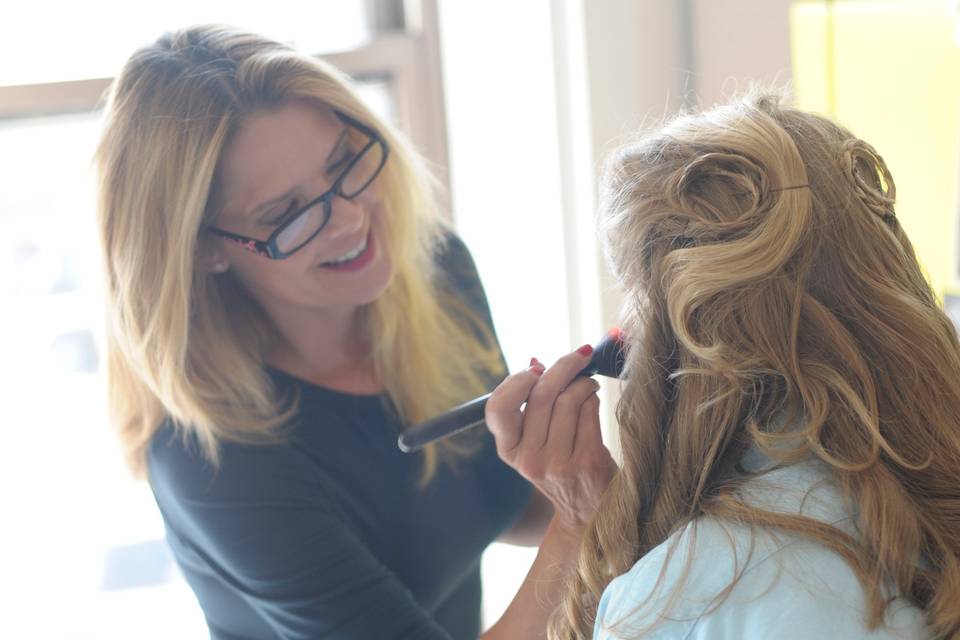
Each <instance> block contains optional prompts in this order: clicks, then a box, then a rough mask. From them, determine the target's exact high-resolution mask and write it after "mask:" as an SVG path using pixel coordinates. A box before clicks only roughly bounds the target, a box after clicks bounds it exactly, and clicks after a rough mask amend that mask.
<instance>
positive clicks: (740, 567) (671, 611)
mask: <svg viewBox="0 0 960 640" xmlns="http://www.w3.org/2000/svg"><path fill="white" fill-rule="evenodd" d="M808 473H809V470H807V469H803V468H798V469H792V470H789V471H787V472H786V473H772V474H769V475H770V476H771V477H769V478H767V484H768V485H770V486H779V485H781V484H786V483H788V482H790V481H791V480H797V477H798V475H799V476H801V477H802V476H805V475H808ZM815 475H816V474H813V475H812V476H810V477H808V478H806V479H807V480H810V479H811V478H812V477H814V476H815ZM761 486H762V484H761ZM795 486H797V487H804V488H805V490H804V491H803V495H805V496H807V500H806V501H803V500H801V502H802V504H800V503H796V504H797V505H799V508H798V511H796V512H803V513H805V514H806V515H810V516H811V517H816V518H818V519H822V520H826V521H829V522H831V524H834V525H835V526H838V527H839V528H841V529H846V528H848V527H849V526H850V522H849V519H848V518H845V517H843V516H842V515H841V517H840V519H836V520H834V518H835V517H836V516H837V515H838V513H840V514H842V513H843V510H842V508H840V507H839V506H838V505H837V503H836V500H837V499H838V498H837V497H836V496H832V495H831V491H832V489H831V488H830V487H829V486H828V485H827V486H825V487H821V490H820V491H819V493H818V492H817V491H812V490H810V487H809V486H808V485H805V483H804V482H802V481H801V482H797V483H796V484H795ZM753 489H754V490H755V491H757V492H758V493H762V492H763V489H760V488H757V487H753ZM757 499H758V500H759V499H760V497H757ZM792 503H793V500H792V498H791V497H790V496H789V495H788V496H787V497H785V498H784V500H783V502H782V503H781V506H783V505H786V508H787V509H791V510H792V506H793V504H792ZM808 509H810V510H811V511H810V512H808ZM735 580H736V581H735ZM731 585H732V586H731ZM898 604H899V605H900V606H898ZM865 611H866V600H865V595H864V592H863V589H862V587H861V586H860V583H859V581H858V580H857V577H856V574H855V573H854V572H853V569H852V568H851V567H850V566H849V565H848V564H847V562H846V561H845V560H844V559H843V558H842V557H841V556H839V555H838V554H836V553H834V552H833V551H831V550H830V549H828V548H827V547H825V546H823V545H822V544H819V543H817V542H815V541H812V540H807V539H805V538H801V537H799V536H795V535H790V534H785V533H779V532H775V531H771V530H765V529H764V530H758V529H754V528H750V527H748V526H745V525H742V524H737V523H733V522H727V521H722V520H718V519H715V518H708V517H703V518H698V519H697V520H695V521H694V522H692V523H690V524H689V525H687V526H686V527H684V528H683V529H681V530H680V531H678V532H676V533H675V534H674V535H672V536H670V538H668V539H667V540H666V541H665V542H664V543H663V544H661V545H659V546H657V547H655V548H654V549H653V550H651V551H650V553H648V554H647V555H645V556H644V557H642V558H641V559H640V560H639V561H638V562H637V563H636V564H635V565H634V566H633V568H632V569H631V570H630V571H628V572H627V573H625V574H624V575H622V576H620V577H618V578H616V579H615V580H613V581H612V582H611V583H610V584H609V585H608V587H607V589H606V590H605V591H604V594H603V597H602V599H601V602H600V607H599V609H598V612H597V623H596V633H595V637H597V638H613V637H615V635H613V633H614V631H617V630H619V631H621V632H624V633H627V634H629V631H630V630H631V629H632V630H636V631H640V632H642V631H643V630H644V629H649V630H650V635H649V636H644V637H650V638H675V637H678V638H687V639H689V640H695V639H698V638H767V637H778V638H811V637H844V638H876V639H880V638H884V639H885V638H914V637H916V638H919V637H924V636H923V623H922V615H921V614H920V612H919V611H918V610H916V609H915V608H913V607H912V606H910V605H908V604H906V603H905V602H903V601H900V602H899V603H894V605H893V606H892V607H891V610H890V614H889V615H888V621H887V623H888V626H887V627H886V628H883V629H880V630H878V631H876V632H873V633H869V632H867V629H866V623H865ZM618 623H619V625H618ZM614 627H615V628H614ZM608 634H610V635H608Z"/></svg>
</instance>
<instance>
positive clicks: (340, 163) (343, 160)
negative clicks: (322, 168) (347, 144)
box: [327, 149, 353, 174]
mask: <svg viewBox="0 0 960 640" xmlns="http://www.w3.org/2000/svg"><path fill="white" fill-rule="evenodd" d="M352 159H353V151H351V150H349V149H348V150H347V151H346V152H345V153H344V154H343V155H341V156H340V159H339V160H337V161H336V162H334V163H333V164H332V165H330V168H329V169H327V173H329V174H335V173H336V172H337V171H338V170H339V169H341V168H342V167H344V166H346V165H347V163H348V162H350V160H352Z"/></svg>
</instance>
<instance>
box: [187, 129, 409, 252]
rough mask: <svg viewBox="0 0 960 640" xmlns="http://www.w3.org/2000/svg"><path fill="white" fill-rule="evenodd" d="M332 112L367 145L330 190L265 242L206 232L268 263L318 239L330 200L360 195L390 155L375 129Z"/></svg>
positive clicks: (329, 210)
mask: <svg viewBox="0 0 960 640" xmlns="http://www.w3.org/2000/svg"><path fill="white" fill-rule="evenodd" d="M334 113H335V114H336V115H337V117H338V118H339V119H340V121H341V122H343V123H344V124H345V125H347V126H348V127H350V128H351V129H354V130H355V131H357V132H359V133H360V134H362V135H363V136H365V137H366V142H365V143H362V145H360V150H359V151H357V152H356V153H355V154H354V155H353V157H352V158H350V159H349V161H348V162H347V165H346V167H344V169H343V170H342V171H341V172H340V175H339V176H337V179H336V180H335V181H334V183H333V185H332V186H331V187H330V188H329V189H327V190H326V191H325V192H324V193H323V194H322V195H320V196H318V197H316V198H314V199H313V200H311V201H310V202H308V203H306V204H305V205H303V206H302V207H300V208H299V209H297V210H296V211H293V212H291V213H290V214H289V215H286V216H284V219H283V220H282V221H281V223H280V225H279V226H278V227H277V228H276V229H274V231H273V233H271V234H270V237H269V238H267V239H266V240H257V239H256V238H248V237H247V236H241V235H239V234H236V233H231V232H230V231H224V230H223V229H220V228H218V227H215V226H212V225H207V226H206V227H205V228H206V230H207V231H210V232H211V233H215V234H216V235H218V236H221V237H223V238H226V239H227V240H229V241H231V242H235V243H237V244H238V245H240V246H241V247H243V248H244V249H246V250H247V251H252V252H253V253H256V254H257V255H261V256H263V257H265V258H269V259H271V260H282V259H284V258H288V257H290V256H291V255H293V254H294V253H296V252H297V251H298V250H300V249H301V248H303V247H304V245H306V244H307V243H308V242H310V241H311V240H313V239H314V238H315V237H317V234H318V233H320V232H321V231H322V230H323V228H324V227H325V226H327V223H328V222H330V215H331V214H332V212H333V199H334V198H335V197H337V196H339V197H341V198H343V199H344V200H353V199H354V198H356V197H357V196H358V195H360V194H361V193H363V190H364V189H366V188H367V187H369V186H370V184H371V183H372V182H373V181H374V180H375V179H376V177H377V176H378V175H379V174H380V171H381V170H382V169H383V166H384V165H385V164H386V163H387V156H388V155H389V153H390V149H389V148H388V147H387V143H386V141H385V140H384V139H383V137H382V136H381V135H380V134H379V133H377V132H376V131H375V130H374V129H371V128H370V127H368V126H366V125H365V124H363V123H362V122H359V121H357V120H354V119H353V118H351V117H350V116H348V115H345V114H343V113H340V112H339V111H334ZM348 134H349V132H348Z"/></svg>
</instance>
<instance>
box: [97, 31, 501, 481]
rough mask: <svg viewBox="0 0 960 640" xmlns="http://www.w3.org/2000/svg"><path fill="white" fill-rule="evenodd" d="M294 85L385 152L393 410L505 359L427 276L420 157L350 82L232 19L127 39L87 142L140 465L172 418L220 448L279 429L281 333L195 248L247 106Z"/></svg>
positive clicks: (434, 403)
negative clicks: (269, 364) (277, 350)
mask: <svg viewBox="0 0 960 640" xmlns="http://www.w3.org/2000/svg"><path fill="white" fill-rule="evenodd" d="M294 100H298V101H307V102H311V103H314V104H317V105H326V106H328V107H331V108H333V109H336V110H338V111H340V112H342V113H344V114H346V115H348V116H350V117H352V118H354V119H356V120H358V121H360V122H363V123H366V124H367V125H369V126H371V127H372V128H374V129H376V130H377V131H379V132H380V133H381V134H382V136H383V137H384V139H385V140H386V141H387V144H388V145H389V147H390V150H391V155H390V159H389V161H388V162H387V164H386V166H385V168H384V170H383V173H382V174H381V177H380V178H379V179H380V180H381V181H382V182H383V185H384V188H383V193H384V197H383V198H384V219H385V223H386V224H385V227H386V230H385V234H384V235H385V243H386V246H387V251H388V253H389V254H390V256H391V262H392V263H393V265H394V276H393V279H392V281H391V283H390V285H389V286H388V287H387V289H386V291H385V292H384V294H383V295H382V296H381V297H380V298H379V299H377V300H376V301H375V302H373V303H372V304H370V305H367V306H366V307H364V308H363V309H362V314H361V315H362V322H363V326H364V330H365V331H366V332H367V334H368V337H369V338H370V342H371V345H372V356H371V357H372V364H373V367H374V370H375V373H376V375H377V377H378V379H379V380H380V381H381V383H382V384H383V385H384V387H385V389H386V397H387V398H388V399H389V401H390V405H391V406H392V407H393V408H394V409H395V410H396V412H397V413H398V414H399V417H400V419H401V420H402V421H403V422H405V423H412V422H416V421H420V420H423V419H425V418H427V417H430V416H432V415H435V414H437V413H439V412H441V411H443V410H446V409H448V408H450V407H451V406H454V405H456V404H458V403H460V402H463V401H465V400H466V399H469V398H470V397H473V396H474V395H478V394H479V393H482V392H483V391H485V390H486V389H487V388H488V385H489V384H490V381H491V379H492V378H496V377H498V376H501V375H503V374H504V371H503V370H502V369H503V367H502V364H501V359H500V355H499V350H498V349H497V347H496V342H495V340H494V338H493V336H492V333H491V332H490V331H489V330H487V329H486V325H485V323H484V321H483V320H482V319H481V317H480V316H479V315H478V313H476V312H473V311H471V310H470V309H469V306H468V305H467V304H465V303H464V302H463V301H461V300H460V299H459V298H458V297H455V296H451V295H449V294H450V293H451V292H450V291H449V290H448V289H449V287H445V286H444V284H443V282H442V280H441V275H442V274H438V273H436V268H435V265H434V262H435V254H436V252H437V251H438V250H439V249H440V246H441V243H442V240H443V238H444V236H445V227H444V224H443V222H442V220H441V218H440V216H439V214H438V211H437V207H436V205H435V202H434V197H433V183H432V180H431V178H430V176H429V173H428V171H427V170H426V168H425V165H424V163H423V161H422V160H421V159H420V158H419V157H418V155H417V154H416V152H414V151H413V150H412V148H411V147H410V145H409V144H408V143H407V142H406V141H405V140H404V139H403V137H402V136H401V135H400V134H398V133H397V132H395V131H393V130H392V129H391V127H389V126H388V125H387V124H385V123H384V122H381V121H380V120H379V119H378V118H377V117H376V116H375V115H374V114H373V113H372V112H371V111H370V110H369V109H368V108H367V107H366V106H365V105H364V104H363V102H361V100H360V99H359V97H358V95H357V93H356V92H355V91H354V90H353V89H352V88H351V86H350V84H349V81H348V79H347V78H346V77H345V76H344V75H343V74H341V73H340V72H338V71H337V70H336V69H334V68H333V67H331V66H330V65H328V64H326V63H324V62H323V61H321V60H318V59H316V58H313V57H310V56H307V55H304V54H301V53H299V52H297V51H295V50H293V49H291V48H289V47H287V46H285V45H282V44H279V43H277V42H274V41H271V40H268V39H265V38H262V37H260V36H256V35H253V34H249V33H243V32H239V31H236V30H233V29H230V28H228V27H221V26H204V27H195V28H190V29H185V30H183V31H179V32H175V33H170V34H166V35H164V36H163V37H161V38H160V39H159V40H158V41H157V42H156V43H154V44H152V45H150V46H146V47H144V48H142V49H140V50H138V51H137V52H136V53H134V55H133V56H132V57H131V58H130V60H129V61H128V62H127V64H126V66H125V67H124V69H123V71H122V73H121V74H120V76H119V77H118V78H117V80H116V82H115V83H114V85H113V87H112V89H111V92H110V96H109V102H108V105H107V110H106V123H105V129H104V133H103V137H102V140H101V142H100V146H99V149H98V151H97V155H96V161H97V165H98V170H99V171H98V172H99V203H98V204H99V213H98V224H99V231H100V239H101V244H102V248H103V254H104V260H105V270H106V277H107V287H106V290H107V302H108V327H107V348H106V352H107V373H108V389H109V403H110V409H111V419H112V421H113V422H114V423H115V425H116V428H117V429H118V430H119V434H120V438H121V441H122V443H123V446H124V449H125V453H126V457H127V460H128V463H129V465H130V466H131V468H132V469H133V470H134V472H135V473H136V474H138V475H142V474H143V472H144V471H145V469H144V463H145V452H146V448H147V446H148V444H149V442H150V439H151V437H152V436H153V434H154V433H155V432H156V430H157V429H158V427H159V426H160V424H161V423H162V422H163V421H164V420H165V419H166V418H168V417H169V418H170V419H172V421H173V422H174V424H175V425H177V426H178V428H180V429H181V430H183V432H184V433H192V434H195V435H196V437H197V440H198V441H199V443H200V445H201V448H202V451H203V453H204V454H205V455H206V457H207V458H208V459H209V460H210V461H212V462H214V463H216V462H217V460H218V443H219V442H221V441H223V440H232V441H241V442H275V441H277V439H278V438H279V437H282V433H281V432H280V431H281V430H280V427H281V426H282V425H283V424H285V423H286V422H287V421H288V420H289V418H290V417H291V416H292V415H293V412H294V411H295V409H296V399H295V398H281V397H278V395H277V393H276V391H275V389H274V388H273V386H272V384H271V382H270V378H269V376H268V374H267V372H266V371H265V368H264V361H263V356H264V354H265V352H266V350H267V348H268V347H269V345H270V344H271V341H272V340H274V339H275V332H274V330H273V328H272V327H271V326H270V324H269V323H268V322H267V319H266V315H265V314H264V313H263V312H262V311H261V310H260V309H259V308H258V307H257V306H256V304H254V303H253V302H252V300H251V299H250V298H249V296H247V295H246V294H245V292H244V291H243V290H242V289H241V287H240V285H239V284H238V283H237V281H236V280H234V279H233V277H232V275H231V274H229V273H228V274H225V275H222V276H216V277H214V276H212V275H211V274H209V273H207V272H206V271H204V270H203V269H202V268H200V267H199V263H198V255H199V253H200V251H201V248H202V240H201V227H202V225H203V224H205V223H208V222H210V221H211V218H212V216H214V215H215V214H216V202H217V199H218V195H219V194H218V193H217V182H218V178H217V168H218V163H219V161H220V158H221V155H222V153H223V151H224V148H225V147H226V145H227V144H228V143H229V142H230V140H231V136H232V135H233V134H234V133H235V132H236V131H237V129H238V128H239V127H240V126H242V125H243V122H244V119H245V118H246V117H247V116H249V115H250V114H252V113H254V112H257V111H261V110H271V109H277V108H279V107H281V106H283V105H285V104H287V103H290V102H291V101H294ZM445 446H446V449H444V450H439V449H438V448H437V447H436V446H431V447H429V448H428V449H426V451H425V465H424V474H425V478H428V477H429V476H430V475H431V474H432V473H433V471H434V470H435V468H436V465H437V461H438V459H439V454H440V453H442V452H444V451H446V452H448V453H454V452H455V451H460V450H461V449H462V447H461V448H459V449H458V448H457V445H445ZM450 459H452V458H450Z"/></svg>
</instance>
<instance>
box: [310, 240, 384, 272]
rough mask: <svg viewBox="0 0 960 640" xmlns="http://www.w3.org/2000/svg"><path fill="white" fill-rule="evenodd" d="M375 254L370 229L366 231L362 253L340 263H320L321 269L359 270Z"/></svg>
mask: <svg viewBox="0 0 960 640" xmlns="http://www.w3.org/2000/svg"><path fill="white" fill-rule="evenodd" d="M375 255H376V250H375V243H374V241H373V233H372V232H371V231H368V232H367V248H366V249H364V250H363V253H361V254H360V255H358V256H357V257H356V258H354V259H353V260H348V261H347V262H344V263H342V264H324V265H320V267H321V268H322V269H327V270H329V271H359V270H360V269H363V268H364V267H366V266H367V265H368V264H370V262H371V261H372V260H373V258H374V256H375Z"/></svg>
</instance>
